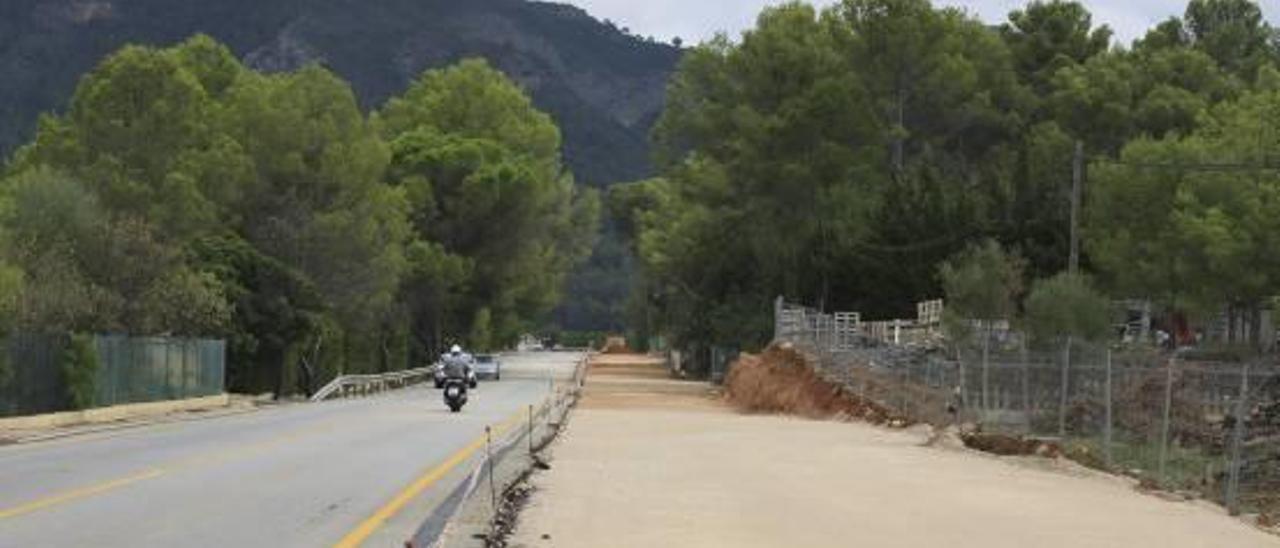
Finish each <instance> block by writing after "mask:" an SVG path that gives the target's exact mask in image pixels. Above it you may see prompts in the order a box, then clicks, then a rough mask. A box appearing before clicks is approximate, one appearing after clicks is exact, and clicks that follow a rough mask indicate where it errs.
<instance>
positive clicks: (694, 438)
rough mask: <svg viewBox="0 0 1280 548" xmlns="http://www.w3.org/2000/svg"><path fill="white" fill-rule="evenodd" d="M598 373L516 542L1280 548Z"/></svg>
mask: <svg viewBox="0 0 1280 548" xmlns="http://www.w3.org/2000/svg"><path fill="white" fill-rule="evenodd" d="M606 360H611V361H612V362H613V364H612V365H607V364H606V365H605V366H602V367H596V368H593V370H592V372H591V374H589V376H588V380H587V390H586V392H585V394H584V398H583V401H582V403H581V406H580V408H579V409H578V410H577V411H575V413H574V415H573V418H572V420H571V421H570V423H569V427H568V429H567V431H566V432H565V433H564V434H563V437H562V438H561V439H560V440H559V441H558V442H557V443H556V445H555V446H554V448H553V453H552V457H553V460H552V468H551V470H549V471H547V472H544V473H542V474H540V475H538V476H536V477H535V478H534V479H533V480H532V481H533V484H534V486H535V487H536V492H535V494H534V496H533V498H532V500H531V502H530V505H529V507H528V508H526V509H525V511H524V513H523V514H522V515H521V517H520V525H519V527H518V529H517V532H516V535H515V537H514V538H513V539H512V542H511V545H513V546H527V547H546V546H555V547H565V548H573V547H597V546H619V547H629V546H636V547H639V546H645V547H650V546H708V547H710V546H747V547H754V546H761V547H764V546H894V547H897V546H905V547H913V546H920V547H925V546H928V547H937V546H960V547H965V546H973V547H981V548H993V547H1011V548H1012V547H1024V546H1029V545H1030V546H1037V547H1038V548H1049V547H1088V546H1115V547H1125V548H1130V547H1138V546H1154V547H1159V548H1182V547H1206V548H1207V547H1214V548H1217V547H1227V546H1230V547H1253V546H1259V547H1262V546H1280V539H1277V537H1274V536H1272V535H1270V534H1268V533H1265V532H1262V531H1260V530H1257V529H1255V528H1253V527H1251V526H1249V525H1247V524H1245V523H1244V522H1242V521H1239V520H1236V519H1233V518H1230V517H1228V516H1226V515H1225V514H1224V513H1223V512H1222V511H1221V510H1220V509H1219V508H1217V507H1214V506H1212V505H1210V504H1208V503H1203V502H1171V501H1167V500H1164V499H1160V498H1157V497H1154V496H1151V495H1147V494H1143V493H1140V492H1137V491H1135V490H1134V489H1133V487H1132V485H1131V483H1130V482H1128V481H1127V480H1124V479H1121V478H1115V477H1110V476H1105V475H1102V474H1098V473H1095V472H1091V471H1088V470H1084V469H1081V468H1079V467H1076V466H1074V465H1071V464H1068V463H1058V462H1054V461H1049V460H1043V459H1033V458H1021V459H1008V458H999V457H994V456H990V455H985V454H980V453H975V452H972V451H968V450H964V449H959V448H940V447H922V446H921V443H922V441H923V440H924V438H925V433H924V432H922V431H919V430H914V431H892V430H887V429H882V428H878V427H872V426H868V425H864V424H856V423H841V422H821V421H807V420H800V419H792V418H787V417H777V416H747V415H741V414H737V413H735V412H733V411H731V410H729V409H728V408H726V407H724V406H722V405H721V404H720V403H719V402H718V401H717V400H716V399H715V398H714V397H713V396H711V395H710V394H708V390H707V389H706V388H705V386H704V385H695V384H691V383H681V382H679V381H670V380H666V379H663V378H661V375H660V374H659V373H658V372H657V370H656V369H653V368H655V367H658V366H657V365H656V364H651V365H649V366H648V367H649V368H650V369H648V370H646V369H645V368H644V367H641V366H637V365H634V364H633V365H619V364H622V363H625V361H626V360H625V358H619V357H612V358H606Z"/></svg>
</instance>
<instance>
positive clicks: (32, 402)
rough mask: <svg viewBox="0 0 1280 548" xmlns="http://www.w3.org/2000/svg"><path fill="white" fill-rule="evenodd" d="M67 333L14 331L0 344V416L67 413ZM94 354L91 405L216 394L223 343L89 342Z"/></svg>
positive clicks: (106, 338) (104, 338)
mask: <svg viewBox="0 0 1280 548" xmlns="http://www.w3.org/2000/svg"><path fill="white" fill-rule="evenodd" d="M69 342H70V337H68V336H67V335H46V334H33V333H13V334H10V335H8V336H7V337H5V338H4V339H3V340H2V341H0V358H3V359H0V416H17V415H31V414H39V413H51V412H57V411H67V410H70V406H71V402H70V398H69V397H68V390H67V386H66V382H65V379H64V377H63V372H62V360H63V354H64V352H65V351H66V349H67V347H68V345H69ZM92 344H93V348H94V349H95V351H96V352H97V355H98V365H99V367H98V370H97V372H96V374H95V383H94V399H93V406H94V407H106V406H111V405H120V404H127V403H144V402H152V401H162V400H171V399H185V398H196V397H204V396H213V395H217V394H221V393H222V392H223V390H224V382H225V379H226V343H225V342H224V341H221V340H205V339H176V338H164V337H145V338H144V337H126V336H121V335H99V336H95V337H94V338H93V342H92Z"/></svg>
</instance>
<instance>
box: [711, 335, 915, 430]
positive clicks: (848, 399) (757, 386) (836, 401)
mask: <svg viewBox="0 0 1280 548" xmlns="http://www.w3.org/2000/svg"><path fill="white" fill-rule="evenodd" d="M729 371H730V372H729V376H728V377H727V378H726V379H725V390H726V394H727V396H728V402H729V403H730V404H731V405H733V406H734V407H736V408H738V409H740V410H742V411H745V412H748V413H782V414H789V415H799V416H802V417H807V418H811V419H830V418H850V419H858V420H863V421H866V422H869V423H872V424H892V425H893V426H896V427H903V426H907V425H908V421H907V420H905V419H903V418H901V417H898V416H895V415H894V413H893V412H892V411H890V410H889V409H886V408H885V407H883V406H881V405H878V404H876V403H874V402H870V401H866V400H863V399H861V398H858V397H857V395H856V394H849V393H846V392H845V391H844V389H843V388H842V387H840V386H837V385H835V384H832V383H830V382H827V381H826V380H823V379H822V378H821V377H819V376H818V374H817V373H815V372H814V371H813V368H811V367H810V366H809V365H808V362H807V361H806V359H805V356H804V355H803V354H802V353H801V352H800V351H799V350H797V349H795V348H794V347H792V346H791V345H788V344H780V345H773V346H770V347H769V348H768V349H766V350H765V351H764V352H763V353H762V354H760V355H751V354H743V355H741V356H740V357H739V358H738V360H737V361H736V362H734V364H733V367H732V368H731V369H730V370H729Z"/></svg>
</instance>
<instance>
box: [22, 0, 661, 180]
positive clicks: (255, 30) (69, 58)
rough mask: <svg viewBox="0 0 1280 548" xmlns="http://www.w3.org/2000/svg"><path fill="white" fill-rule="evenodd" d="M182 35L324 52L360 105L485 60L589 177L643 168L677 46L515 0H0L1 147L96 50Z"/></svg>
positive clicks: (276, 50) (580, 14)
mask: <svg viewBox="0 0 1280 548" xmlns="http://www.w3.org/2000/svg"><path fill="white" fill-rule="evenodd" d="M194 33H206V34H209V35H211V36H213V37H214V38H216V39H218V40H219V41H221V42H223V43H226V44H228V45H229V46H230V47H231V48H232V49H233V50H234V51H235V52H236V54H237V55H239V56H241V57H243V58H244V59H245V61H246V62H247V63H248V64H250V65H251V66H254V67H257V68H259V69H263V70H287V69H292V68H295V67H298V66H300V65H303V64H305V63H309V62H319V63H323V64H324V65H325V66H327V67H329V68H330V69H332V70H334V71H335V72H337V73H338V74H340V75H341V76H343V77H344V78H346V79H347V80H348V81H350V82H351V83H352V85H353V86H355V88H356V91H357V93H358V94H359V95H360V98H361V101H362V102H363V103H364V104H365V106H366V107H369V108H373V107H376V106H378V105H380V104H381V103H382V101H384V100H385V99H386V98H387V97H388V96H390V95H392V94H394V93H397V92H399V91H400V90H402V89H404V88H405V87H406V85H407V84H408V82H409V81H410V80H411V79H413V78H414V77H416V76H417V75H418V74H420V73H421V72H422V71H423V70H424V69H427V68H431V67H436V66H440V65H445V64H448V63H450V62H453V61H456V60H458V59H461V58H465V57H477V56H479V57H485V58H487V59H488V60H489V61H490V62H491V63H493V64H494V65H496V66H497V67H499V68H501V69H502V70H503V71H504V72H506V73H507V74H508V75H510V76H511V77H513V78H514V79H516V80H517V81H519V82H520V83H521V84H523V85H524V86H525V87H526V88H527V89H528V90H529V91H530V92H531V93H532V95H533V96H534V100H535V102H537V104H538V105H539V106H540V107H541V108H542V109H544V110H546V111H549V112H550V113H552V115H554V116H555V117H556V119H557V121H558V122H559V124H560V126H561V128H562V129H563V131H564V134H565V149H566V156H567V160H568V163H569V165H570V166H571V167H572V168H573V170H574V172H575V173H576V174H577V176H578V179H579V180H580V181H584V182H587V183H590V184H594V185H603V184H608V183H611V182H615V181H624V180H633V179H638V178H642V177H644V176H646V175H647V174H648V173H649V163H648V146H647V139H648V132H649V128H650V127H651V126H652V124H653V122H654V120H655V119H656V118H657V116H658V113H659V111H660V109H661V107H662V100H663V95H664V90H665V82H666V79H667V77H668V75H669V74H670V72H671V70H672V69H673V68H674V66H675V63H676V61H677V59H678V57H679V51H678V50H677V49H676V48H673V47H671V46H667V45H663V44H656V43H652V42H648V41H645V40H642V39H640V38H637V37H634V36H629V35H627V34H624V33H622V32H621V31H619V30H618V29H617V28H615V27H614V26H612V25H609V24H605V23H602V22H600V21H597V20H595V19H594V18H592V17H591V16H590V15H588V14H587V13H586V12H584V11H582V10H580V9H578V8H574V7H571V6H566V5H560V4H548V3H541V2H528V1H525V0H465V1H460V0H376V1H369V0H217V1H209V2H201V1H195V0H5V1H4V2H0V153H3V154H7V153H8V152H10V151H12V150H13V148H14V147H16V146H18V145H20V144H21V143H23V142H24V141H25V140H26V139H28V138H29V137H30V135H31V134H32V130H33V128H34V126H35V122H36V119H37V116H38V115H39V113H40V112H44V111H50V110H57V109H60V108H62V107H63V106H64V105H65V103H66V101H67V99H68V98H69V97H70V96H71V93H72V91H73V89H74V87H75V84H76V81H77V80H78V78H79V77H80V75H81V74H83V73H85V72H87V71H88V70H89V69H91V68H92V67H93V66H94V65H95V64H96V63H97V62H98V61H99V60H101V59H102V57H103V56H104V55H106V54H108V53H110V52H111V51H113V50H115V49H117V48H119V47H120V46H122V45H124V44H126V43H143V44H156V45H166V44H170V43H173V42H176V41H179V40H182V39H184V38H186V37H187V36H190V35H191V34H194Z"/></svg>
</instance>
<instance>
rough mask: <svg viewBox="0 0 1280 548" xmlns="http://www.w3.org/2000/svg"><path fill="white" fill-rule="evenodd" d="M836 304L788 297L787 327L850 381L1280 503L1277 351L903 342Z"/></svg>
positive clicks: (1191, 485)
mask: <svg viewBox="0 0 1280 548" xmlns="http://www.w3.org/2000/svg"><path fill="white" fill-rule="evenodd" d="M835 317H836V315H834V314H824V313H822V312H820V311H816V310H813V309H808V308H804V307H800V306H795V305H788V304H785V303H779V307H778V311H777V318H778V321H777V325H776V338H777V339H778V340H780V341H788V342H791V343H793V344H795V345H796V346H797V347H799V348H800V349H801V350H803V351H805V352H806V353H808V354H810V355H811V356H812V357H813V358H814V360H813V361H814V362H815V364H816V367H817V369H818V371H819V373H820V374H822V375H823V376H824V377H825V378H826V379H828V380H829V381H831V382H834V383H838V384H840V385H842V386H843V387H844V389H845V390H846V392H847V393H850V394H856V395H858V396H860V397H863V398H866V399H869V400H871V401H875V402H877V403H879V404H881V405H883V406H885V407H888V408H889V409H892V410H894V411H895V412H897V413H901V414H902V415H904V416H906V417H910V418H911V419H913V420H918V421H921V422H927V423H931V424H934V425H944V424H950V423H951V421H953V420H961V421H965V422H971V423H975V424H977V425H979V426H980V427H981V428H982V429H983V431H987V432H992V431H997V432H1005V433H1009V434H1014V435H1020V436H1029V437H1035V438H1039V439H1045V440H1051V441H1054V442H1056V444H1057V445H1058V447H1059V448H1060V449H1061V450H1062V451H1063V452H1064V453H1065V454H1066V455H1067V456H1068V457H1070V458H1073V459H1075V460H1077V461H1080V462H1082V463H1084V464H1086V465H1089V466H1092V467H1095V468H1099V469H1104V470H1109V471H1114V472H1118V473H1124V474H1128V475H1132V476H1134V477H1136V478H1139V479H1140V480H1141V481H1142V482H1143V483H1144V484H1147V485H1149V486H1151V487H1159V488H1163V489H1165V490H1169V491H1174V492H1181V493H1184V494H1186V495H1188V496H1196V497H1204V498H1207V499H1211V500H1215V501H1218V502H1221V503H1223V504H1224V505H1226V506H1227V507H1228V508H1229V509H1231V510H1232V511H1239V510H1242V509H1243V510H1262V509H1269V510H1272V511H1274V510H1280V368H1277V362H1276V360H1275V358H1274V357H1267V358H1259V359H1254V360H1251V361H1243V362H1214V361H1200V360H1197V359H1195V358H1194V355H1193V354H1191V353H1188V352H1179V353H1169V352H1158V351H1154V350H1149V349H1138V348H1125V347H1118V346H1117V347H1113V346H1109V345H1097V344H1086V343H1082V342H1080V341H1074V340H1061V341H1057V342H1056V343H1055V344H1051V345H1048V346H1047V347H1044V348H1028V347H1027V345H1026V342H1025V340H1024V339H1023V338H1022V337H1020V336H1018V334H1017V333H1014V332H1009V331H1001V332H999V333H997V334H995V335H993V336H991V337H990V339H988V340H986V341H983V340H982V337H978V341H976V342H975V341H970V342H969V343H968V344H964V345H954V344H951V345H947V346H946V347H943V346H940V345H932V344H892V343H887V342H884V341H885V338H884V337H882V336H876V337H872V336H869V335H867V334H863V333H861V332H860V329H859V326H856V325H854V326H843V327H840V328H838V327H837V325H838V324H837V323H836V322H835V321H834V319H835ZM841 329H843V330H844V331H841ZM899 340H901V333H900V334H899ZM912 340H921V339H920V338H919V337H913V339H912ZM850 341H855V342H854V343H852V344H851V343H850ZM951 409H955V410H957V411H958V416H955V415H952V414H951V413H950V410H951Z"/></svg>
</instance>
